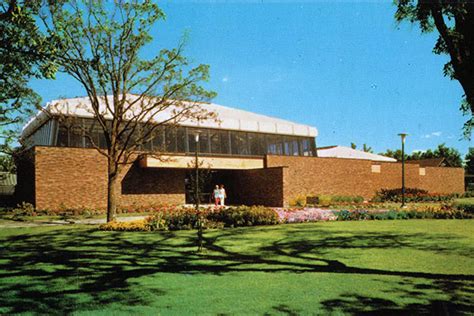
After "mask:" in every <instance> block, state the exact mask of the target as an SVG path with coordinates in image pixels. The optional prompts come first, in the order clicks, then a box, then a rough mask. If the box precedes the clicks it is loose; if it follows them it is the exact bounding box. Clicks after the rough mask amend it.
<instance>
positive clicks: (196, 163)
mask: <svg viewBox="0 0 474 316" xmlns="http://www.w3.org/2000/svg"><path fill="white" fill-rule="evenodd" d="M194 141H195V145H196V146H195V148H194V149H195V154H196V157H195V160H196V161H195V168H196V170H195V171H196V179H195V180H196V182H195V188H194V191H195V194H196V197H195V202H196V210H198V209H199V133H196V134H195V135H194Z"/></svg>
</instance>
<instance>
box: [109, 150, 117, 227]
mask: <svg viewBox="0 0 474 316" xmlns="http://www.w3.org/2000/svg"><path fill="white" fill-rule="evenodd" d="M117 186H118V166H117V164H116V163H115V162H114V161H112V159H110V158H109V165H108V182H107V223H108V222H111V221H113V220H115V215H116V214H117V200H118V196H117V194H118V190H117Z"/></svg>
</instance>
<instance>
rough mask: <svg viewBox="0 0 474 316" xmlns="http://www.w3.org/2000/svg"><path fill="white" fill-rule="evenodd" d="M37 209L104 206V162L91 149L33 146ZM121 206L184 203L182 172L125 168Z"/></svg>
mask: <svg viewBox="0 0 474 316" xmlns="http://www.w3.org/2000/svg"><path fill="white" fill-rule="evenodd" d="M34 152H35V154H34V158H35V189H36V201H35V202H36V207H37V208H38V209H59V208H62V207H70V208H80V207H85V208H97V209H105V208H106V206H107V162H106V158H105V157H104V156H102V155H101V154H100V153H99V152H97V151H96V150H95V149H84V148H59V147H35V150H34ZM120 189H121V192H122V194H121V196H120V197H119V201H120V204H121V206H124V207H125V206H139V205H144V206H148V205H152V204H160V203H173V204H178V203H184V171H179V170H166V169H156V170H155V169H141V168H139V167H138V166H136V165H134V164H133V165H127V166H125V167H124V168H123V170H122V172H121V174H120Z"/></svg>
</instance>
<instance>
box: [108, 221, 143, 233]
mask: <svg viewBox="0 0 474 316" xmlns="http://www.w3.org/2000/svg"><path fill="white" fill-rule="evenodd" d="M99 229H100V230H106V231H150V226H149V225H147V222H146V220H137V221H132V222H116V221H112V222H109V223H106V224H102V225H100V226H99Z"/></svg>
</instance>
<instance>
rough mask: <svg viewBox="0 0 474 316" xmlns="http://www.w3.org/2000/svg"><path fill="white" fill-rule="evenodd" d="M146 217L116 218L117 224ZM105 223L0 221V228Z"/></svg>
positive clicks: (98, 220)
mask: <svg viewBox="0 0 474 316" xmlns="http://www.w3.org/2000/svg"><path fill="white" fill-rule="evenodd" d="M145 217H146V216H127V217H117V221H119V222H131V221H136V220H140V219H144V218H145ZM105 222H106V219H105V216H104V218H85V219H78V220H70V221H63V220H52V221H36V222H20V221H9V220H1V221H0V228H20V227H41V226H58V225H71V224H80V225H99V224H103V223H105Z"/></svg>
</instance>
